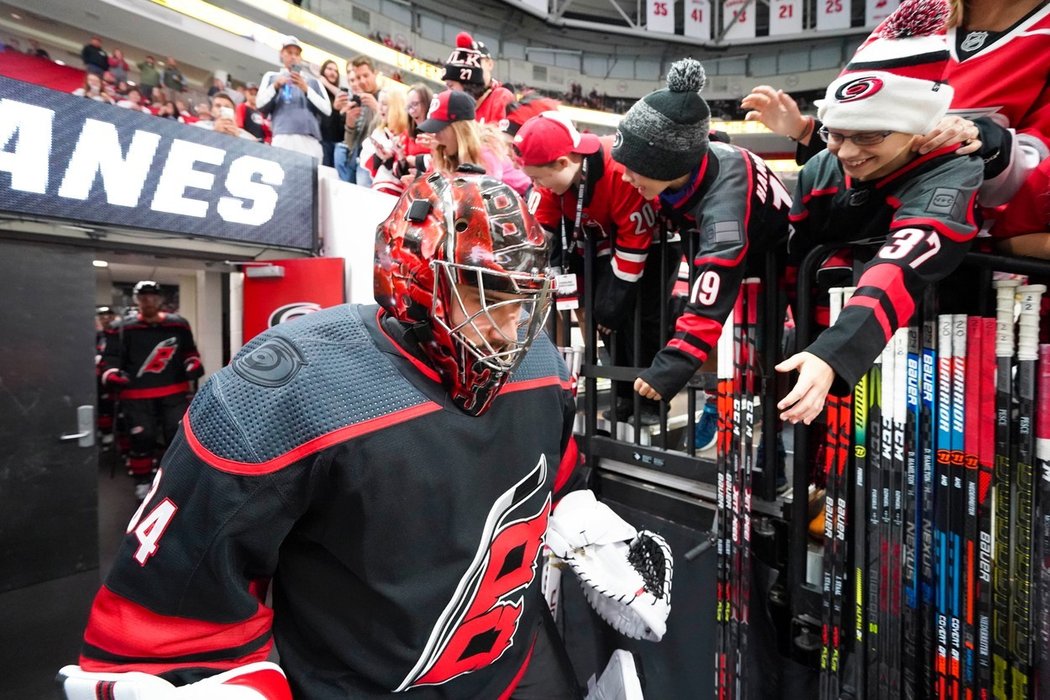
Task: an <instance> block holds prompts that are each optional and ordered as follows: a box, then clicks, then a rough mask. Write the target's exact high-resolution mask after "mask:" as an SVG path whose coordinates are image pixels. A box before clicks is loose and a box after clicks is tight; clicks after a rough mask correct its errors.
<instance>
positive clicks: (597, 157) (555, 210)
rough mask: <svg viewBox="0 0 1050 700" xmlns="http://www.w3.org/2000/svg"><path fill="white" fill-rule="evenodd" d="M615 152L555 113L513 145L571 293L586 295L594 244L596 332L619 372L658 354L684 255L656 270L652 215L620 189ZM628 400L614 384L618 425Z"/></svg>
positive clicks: (646, 410) (645, 417)
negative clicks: (672, 282)
mask: <svg viewBox="0 0 1050 700" xmlns="http://www.w3.org/2000/svg"><path fill="white" fill-rule="evenodd" d="M612 146H613V137H612V136H607V137H604V138H599V137H597V136H595V135H594V134H581V133H580V132H579V131H577V130H576V127H574V126H573V124H572V122H571V121H570V120H569V119H568V117H566V116H565V115H564V114H562V113H561V112H557V111H546V112H542V113H540V114H539V115H537V116H535V117H533V118H531V119H529V120H528V121H526V122H525V123H524V124H523V125H522V127H521V128H520V129H519V130H518V132H517V134H516V135H515V137H514V147H515V149H516V150H517V153H518V156H519V158H520V159H521V163H522V169H523V170H524V172H525V174H526V175H528V176H529V178H530V179H531V180H532V182H533V183H534V184H535V189H534V192H533V196H532V200H531V201H532V204H533V207H534V209H535V214H536V218H537V219H538V220H539V222H540V224H541V225H542V226H543V227H544V228H546V229H548V230H550V231H552V232H553V234H554V240H555V247H556V249H557V248H558V247H559V244H560V249H561V257H560V262H559V261H556V264H560V265H561V266H562V268H563V272H565V273H567V274H570V275H576V282H577V284H576V285H575V286H576V288H577V289H583V286H582V284H581V282H582V280H581V279H580V274H581V273H582V272H583V258H582V254H583V239H584V237H591V238H592V239H593V240H594V241H595V242H596V246H595V248H596V251H595V252H596V253H597V257H598V261H599V262H598V264H597V266H596V268H595V285H594V289H595V294H594V323H595V327H596V328H597V329H598V330H599V332H601V333H602V334H603V335H605V336H606V342H607V343H611V344H612V346H613V347H614V348H615V350H614V352H615V357H616V358H617V361H618V362H619V363H620V364H625V365H630V366H640V367H645V366H648V365H649V363H650V362H651V361H652V359H653V357H654V356H655V355H656V353H657V351H659V349H660V337H661V333H660V316H661V310H662V309H663V308H664V307H666V305H667V299H666V298H665V297H664V295H663V293H662V290H663V288H664V285H665V284H668V283H669V278H670V277H671V276H673V274H674V270H673V268H672V267H671V266H673V264H674V263H676V262H677V260H678V259H679V257H680V255H681V251H680V250H679V249H678V245H677V244H669V245H672V246H673V247H674V250H670V251H668V254H667V256H666V260H667V261H668V263H667V264H668V267H669V269H666V270H663V271H661V270H660V269H659V267H660V260H661V256H660V255H658V254H656V255H650V254H649V249H650V246H651V245H652V244H653V243H654V242H657V243H658V242H659V241H658V239H657V241H654V234H655V233H656V232H657V217H656V210H655V209H654V208H653V205H652V204H651V203H650V202H648V201H646V199H645V198H644V197H643V196H642V195H641V194H640V193H639V192H638V190H637V189H635V188H634V187H633V186H631V185H629V184H627V183H626V182H625V181H624V179H623V174H624V168H623V166H622V165H620V164H619V163H617V162H616V161H614V160H613V159H612ZM581 202H582V205H581V204H580V203H581ZM569 288H570V289H572V285H570V287H569ZM636 300H637V303H639V304H640V305H641V309H642V325H641V337H640V341H641V343H640V348H641V349H640V352H639V353H638V357H634V345H635V342H634V341H635V338H634V335H633V333H632V332H631V331H633V328H634V325H633V324H632V323H630V322H628V320H629V319H631V318H633V314H632V311H633V310H634V308H635V303H636ZM577 313H578V314H579V313H580V312H579V311H577ZM580 316H581V319H582V314H580ZM613 331H620V332H618V333H614V332H613ZM610 335H611V336H612V337H611V338H609V337H608V336H610ZM632 394H633V388H632V386H631V385H630V384H628V383H626V382H618V383H616V395H617V398H616V407H615V411H616V419H617V420H626V419H627V417H628V416H629V415H631V414H632V413H633V409H634V401H633V399H632ZM640 401H641V410H640V419H641V422H642V423H643V424H652V423H656V422H658V421H659V420H660V408H659V402H657V401H652V400H649V399H646V398H642V399H640Z"/></svg>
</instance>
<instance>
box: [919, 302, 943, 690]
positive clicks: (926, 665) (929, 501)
mask: <svg viewBox="0 0 1050 700" xmlns="http://www.w3.org/2000/svg"><path fill="white" fill-rule="evenodd" d="M922 311H923V317H922V402H921V406H920V408H919V414H920V428H919V432H920V436H919V437H920V442H921V444H922V448H921V449H922V543H923V547H922V557H921V562H920V572H919V575H920V580H921V586H920V592H921V601H920V610H921V620H922V645H921V648H922V659H923V661H922V671H923V673H922V677H921V679H920V680H921V682H922V684H923V685H922V691H923V692H922V695H923V696H924V697H928V698H932V697H934V692H935V685H936V684H935V679H936V672H935V664H934V652H935V650H936V648H937V625H936V598H935V593H936V590H937V589H936V568H935V559H934V491H935V488H936V454H937V450H936V447H937V445H936V437H935V436H936V431H935V417H936V414H937V413H936V408H937V401H936V399H937V368H938V361H937V294H936V290H935V289H934V288H933V287H932V286H931V287H928V288H927V290H926V294H925V298H924V300H923V310H922Z"/></svg>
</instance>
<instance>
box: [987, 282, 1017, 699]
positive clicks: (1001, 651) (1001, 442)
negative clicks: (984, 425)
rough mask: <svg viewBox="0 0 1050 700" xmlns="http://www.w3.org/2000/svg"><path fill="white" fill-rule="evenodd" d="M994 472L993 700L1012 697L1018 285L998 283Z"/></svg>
mask: <svg viewBox="0 0 1050 700" xmlns="http://www.w3.org/2000/svg"><path fill="white" fill-rule="evenodd" d="M993 284H994V286H995V296H996V306H995V311H996V313H995V361H996V368H995V468H994V471H993V473H992V508H993V516H992V527H993V534H992V537H993V557H994V564H993V567H992V696H993V697H995V698H996V700H1006V698H1007V697H1008V695H1009V684H1010V676H1009V664H1008V654H1009V648H1010V598H1011V596H1010V525H1011V521H1010V499H1011V494H1010V484H1011V482H1012V479H1011V471H1012V470H1011V459H1010V442H1011V441H1010V427H1011V420H1010V414H1011V400H1012V396H1011V393H1012V391H1011V378H1010V371H1011V360H1012V359H1013V355H1014V290H1015V288H1016V287H1017V286H1018V281H1017V280H996V281H995V282H994V283H993Z"/></svg>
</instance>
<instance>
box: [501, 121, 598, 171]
mask: <svg viewBox="0 0 1050 700" xmlns="http://www.w3.org/2000/svg"><path fill="white" fill-rule="evenodd" d="M514 147H515V148H516V149H517V150H518V154H519V155H520V156H521V162H522V165H527V166H537V165H546V164H547V163H551V162H553V161H555V160H557V159H558V158H561V157H562V156H564V155H568V154H569V153H579V154H580V155H585V156H589V155H591V154H592V153H597V152H598V149H599V148H601V142H600V141H598V137H597V136H595V135H594V134H581V133H580V132H579V131H577V130H576V127H575V126H573V125H572V121H570V120H569V118H568V117H566V116H565V115H564V114H563V113H561V112H555V111H549V112H541V113H539V114H537V115H536V116H535V117H533V118H531V119H529V120H528V121H527V122H525V124H523V125H522V127H521V128H520V129H519V130H518V133H517V135H516V136H515V137H514Z"/></svg>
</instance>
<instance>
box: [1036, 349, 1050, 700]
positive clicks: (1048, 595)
mask: <svg viewBox="0 0 1050 700" xmlns="http://www.w3.org/2000/svg"><path fill="white" fill-rule="evenodd" d="M1036 406H1038V415H1039V418H1038V420H1036V424H1035V426H1036V427H1035V458H1036V468H1037V477H1038V480H1039V489H1038V492H1037V493H1036V499H1037V501H1036V502H1037V503H1038V506H1037V509H1036V516H1037V517H1036V521H1035V527H1036V537H1037V538H1038V539H1037V541H1036V545H1037V549H1036V552H1037V555H1036V564H1037V566H1038V567H1039V577H1038V581H1037V585H1036V595H1037V599H1036V600H1037V602H1036V611H1037V613H1036V614H1037V619H1038V625H1037V631H1038V636H1037V637H1036V641H1037V642H1038V643H1037V644H1036V650H1037V654H1036V656H1035V665H1036V669H1037V671H1038V675H1037V676H1036V678H1035V685H1036V687H1035V692H1034V693H1033V694H1036V697H1038V696H1039V695H1045V694H1046V693H1047V691H1050V345H1040V346H1039V389H1038V391H1037V392H1036Z"/></svg>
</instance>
